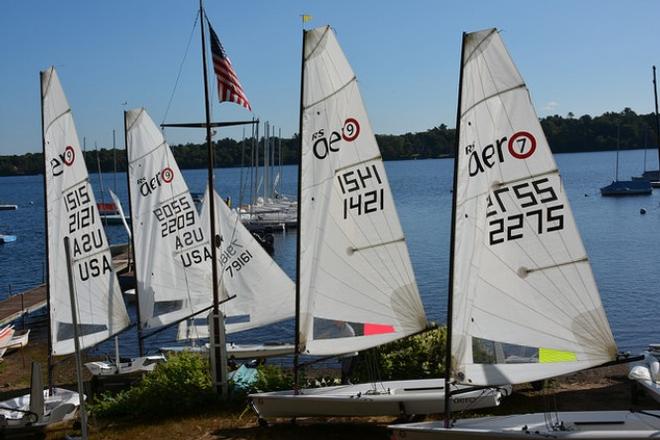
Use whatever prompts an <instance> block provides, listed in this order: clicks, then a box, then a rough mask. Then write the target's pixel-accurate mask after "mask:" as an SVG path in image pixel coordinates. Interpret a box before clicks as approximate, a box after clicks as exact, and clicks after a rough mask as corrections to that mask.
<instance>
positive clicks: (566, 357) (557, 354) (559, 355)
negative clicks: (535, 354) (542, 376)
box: [539, 348, 577, 364]
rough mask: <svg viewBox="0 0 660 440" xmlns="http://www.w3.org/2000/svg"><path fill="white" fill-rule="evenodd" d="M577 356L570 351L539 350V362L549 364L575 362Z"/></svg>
mask: <svg viewBox="0 0 660 440" xmlns="http://www.w3.org/2000/svg"><path fill="white" fill-rule="evenodd" d="M576 361H577V356H576V355H575V353H573V352H572V351H561V350H553V349H551V348H539V362H540V363H542V364H549V363H552V362H576Z"/></svg>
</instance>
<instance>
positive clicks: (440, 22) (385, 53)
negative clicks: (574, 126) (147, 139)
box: [0, 0, 660, 155]
mask: <svg viewBox="0 0 660 440" xmlns="http://www.w3.org/2000/svg"><path fill="white" fill-rule="evenodd" d="M197 6H198V3H197V2H196V1H195V0H158V1H156V0H152V1H147V0H113V1H109V2H99V1H89V0H86V1H83V0H67V1H57V2H55V1H45V0H44V1H35V0H23V1H9V0H7V1H4V2H2V8H1V9H0V55H1V59H2V61H1V62H0V155H4V154H22V153H25V152H37V151H40V150H41V126H40V110H39V80H38V78H39V70H42V69H44V68H46V67H48V66H49V65H55V66H56V68H57V70H58V72H59V75H60V79H61V81H62V84H63V86H64V89H65V92H66V94H67V96H68V98H69V102H70V104H71V107H72V108H73V112H74V117H75V120H76V126H77V128H78V134H79V136H80V138H81V142H82V138H83V136H84V137H86V138H87V146H88V148H90V147H93V145H94V142H98V144H99V145H100V146H109V145H110V144H111V142H112V130H113V129H116V130H117V140H118V145H123V122H122V121H123V119H122V110H123V109H124V106H123V105H122V103H124V102H127V103H128V104H127V107H128V108H133V107H146V108H147V110H148V111H149V113H150V114H151V116H152V117H153V119H154V120H155V121H157V122H161V121H162V120H163V117H164V116H165V111H166V108H167V104H168V101H169V99H170V96H171V94H172V89H173V86H174V82H175V80H176V76H177V73H178V71H179V65H180V64H181V62H182V59H183V57H184V53H185V50H186V46H187V44H188V41H189V37H190V35H191V31H192V29H193V23H194V21H195V14H196V11H197ZM205 6H206V9H207V15H208V16H209V18H210V20H211V22H212V24H213V26H214V28H215V30H216V32H217V33H218V35H219V37H220V39H221V41H222V43H223V45H224V46H225V49H226V50H227V52H228V54H229V56H230V58H231V59H232V62H233V64H234V68H235V69H236V71H237V73H238V76H239V78H240V79H241V82H242V83H243V86H244V88H245V91H246V93H247V95H248V98H249V99H250V101H251V104H252V108H253V110H254V112H255V115H256V116H258V117H260V118H261V119H262V120H266V119H268V120H270V121H271V122H272V124H275V125H276V126H278V127H281V128H282V132H283V135H286V136H290V135H291V134H292V133H294V132H296V131H297V124H298V102H299V86H300V47H301V32H300V29H301V24H300V14H302V13H307V14H311V15H312V16H313V17H314V18H313V20H312V21H311V22H310V23H308V25H310V26H320V25H323V24H330V25H332V26H333V27H334V28H335V31H336V32H337V35H338V38H339V42H340V44H341V45H342V46H343V48H344V51H345V52H346V55H347V56H348V58H349V61H350V62H351V64H352V66H353V69H354V70H355V72H356V74H357V76H358V79H359V80H360V86H361V91H362V94H363V97H364V99H365V102H366V106H367V110H368V112H369V116H370V119H371V122H372V125H373V126H374V129H375V130H376V132H377V133H405V132H409V131H421V130H426V129H428V128H430V127H433V126H437V125H439V124H441V123H445V124H447V125H449V126H454V123H455V122H454V119H455V108H456V94H457V90H456V89H457V83H458V63H459V52H460V39H461V32H462V31H473V30H479V29H483V28H487V27H498V28H500V29H502V31H503V37H504V40H505V42H506V44H507V46H508V48H509V51H510V53H511V54H512V56H513V58H514V60H515V62H516V64H517V65H518V68H519V69H520V71H521V72H522V75H523V77H524V78H525V80H526V82H527V84H528V86H529V87H530V90H531V93H532V98H533V100H534V103H535V105H536V108H537V111H538V113H539V114H540V115H541V116H545V115H547V114H555V113H557V114H561V115H566V114H567V113H568V112H573V113H575V114H576V115H582V114H584V113H589V114H592V115H593V114H600V113H602V112H604V111H610V110H615V111H618V110H621V109H623V108H624V107H631V108H632V109H633V110H635V111H637V112H640V113H648V112H651V111H652V109H653V107H652V105H653V104H652V89H651V82H650V78H651V65H652V64H658V65H660V45H659V44H660V26H658V24H657V23H658V19H659V18H660V2H657V1H652V0H646V1H644V0H640V1H635V2H622V1H602V0H601V1H595V0H583V1H574V0H573V1H563V0H562V1H559V0H557V1H533V0H526V1H513V0H502V1H485V0H473V1H470V2H468V1H462V2H448V1H439V0H437V1H433V0H407V1H405V2H403V1H384V0H380V1H377V0H352V1H351V0H332V1H330V0H325V1H321V0H306V1H303V0H287V1H284V0H280V1H273V0H270V1H268V0H254V1H247V0H242V1H233V2H229V1H219V0H206V2H205ZM199 53H200V41H199V27H197V28H196V29H195V33H194V35H193V38H192V43H191V46H190V51H189V53H188V56H187V58H186V60H185V62H184V64H183V70H182V74H181V80H180V83H179V86H178V88H177V92H176V94H175V96H174V99H173V102H172V106H171V109H170V110H169V113H168V115H167V122H190V121H201V118H202V117H203V103H202V93H203V92H202V81H201V61H200V56H199ZM659 67H660V66H659ZM213 110H214V119H216V120H235V119H244V118H249V117H250V116H251V114H250V113H249V112H248V111H246V110H244V109H242V108H241V107H239V106H237V105H232V104H228V103H224V104H218V103H217V102H216V103H214V104H213ZM166 136H167V137H168V139H169V141H170V143H173V144H176V143H181V142H187V141H191V142H201V141H202V139H203V134H202V133H201V132H199V131H196V130H190V129H186V130H182V129H178V130H175V129H169V130H168V131H167V132H166ZM221 136H231V137H240V136H241V129H240V128H234V129H226V130H224V131H223V132H222V133H221Z"/></svg>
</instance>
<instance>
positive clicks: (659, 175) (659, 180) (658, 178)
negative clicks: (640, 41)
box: [632, 66, 660, 188]
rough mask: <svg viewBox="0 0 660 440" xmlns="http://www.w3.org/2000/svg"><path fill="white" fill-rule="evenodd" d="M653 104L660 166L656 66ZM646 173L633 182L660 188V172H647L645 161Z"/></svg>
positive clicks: (659, 125)
mask: <svg viewBox="0 0 660 440" xmlns="http://www.w3.org/2000/svg"><path fill="white" fill-rule="evenodd" d="M653 102H654V104H655V135H656V143H657V148H658V161H659V165H660V115H659V114H658V83H657V81H656V78H655V66H653ZM644 165H645V167H644V173H643V174H642V175H641V176H639V177H633V178H632V180H645V181H647V182H650V183H651V186H653V187H655V188H658V187H660V170H649V171H647V170H646V160H644Z"/></svg>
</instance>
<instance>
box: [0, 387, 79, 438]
mask: <svg viewBox="0 0 660 440" xmlns="http://www.w3.org/2000/svg"><path fill="white" fill-rule="evenodd" d="M43 392H44V415H43V418H42V419H41V420H39V421H35V419H34V417H32V416H31V415H30V413H27V412H26V411H29V410H30V394H25V395H23V396H19V397H15V398H13V399H10V400H5V401H4V402H0V407H2V408H3V409H0V428H7V429H12V428H22V427H25V426H28V425H29V426H46V425H50V424H53V423H59V422H66V421H69V420H72V419H73V418H74V417H75V416H76V412H77V411H78V407H79V406H80V397H79V394H78V393H77V392H74V391H70V390H67V389H64V388H54V389H53V394H52V395H50V396H49V395H48V390H47V389H44V391H43ZM4 408H7V409H4ZM0 434H1V432H0Z"/></svg>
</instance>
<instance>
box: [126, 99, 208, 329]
mask: <svg viewBox="0 0 660 440" xmlns="http://www.w3.org/2000/svg"><path fill="white" fill-rule="evenodd" d="M125 123H126V139H127V145H126V148H127V152H128V175H129V182H130V184H129V186H130V188H129V191H130V194H131V221H132V224H133V233H134V234H135V237H134V242H135V265H136V280H137V292H138V303H139V307H140V320H141V325H142V327H143V328H155V327H160V326H163V325H167V324H171V323H173V322H176V321H178V320H181V319H183V318H185V317H187V316H189V315H192V314H194V313H196V312H201V311H202V310H204V309H205V308H207V307H209V306H210V305H211V303H212V289H211V287H212V281H211V260H212V257H211V249H210V246H209V240H208V239H207V238H206V237H208V235H209V234H208V231H206V230H203V229H202V227H201V224H200V220H199V216H198V215H197V211H196V209H195V204H194V202H193V200H192V197H191V196H190V192H189V191H188V186H187V185H186V183H185V181H184V180H183V176H182V175H181V171H180V170H179V167H178V166H177V164H176V161H175V160H174V156H173V155H172V151H171V150H170V147H169V145H167V143H166V142H165V139H164V138H163V135H162V133H161V132H160V130H159V129H158V127H157V126H156V124H154V122H153V121H152V120H151V118H150V117H149V115H148V114H147V112H146V110H144V109H135V110H130V111H128V112H126V114H125Z"/></svg>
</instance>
